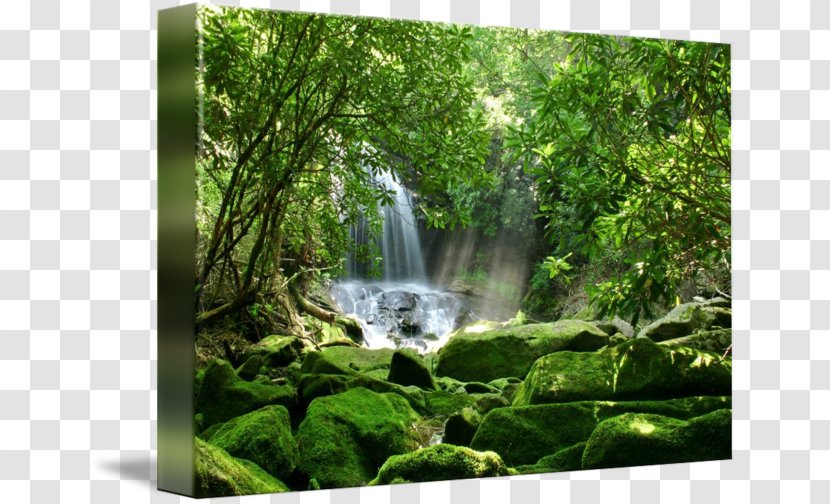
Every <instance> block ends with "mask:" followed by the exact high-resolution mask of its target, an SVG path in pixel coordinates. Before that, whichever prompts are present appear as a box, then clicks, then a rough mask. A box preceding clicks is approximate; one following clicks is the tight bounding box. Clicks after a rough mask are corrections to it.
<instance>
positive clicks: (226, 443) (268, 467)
mask: <svg viewBox="0 0 830 504" xmlns="http://www.w3.org/2000/svg"><path fill="white" fill-rule="evenodd" d="M208 441H209V442H210V443H211V444H212V445H215V446H218V447H219V448H222V449H223V450H225V451H226V452H228V453H230V454H231V455H233V456H234V457H239V458H243V459H247V460H250V461H251V462H253V463H255V464H257V465H259V466H260V467H261V468H263V469H264V470H265V471H267V472H268V473H270V474H271V475H273V476H275V477H277V478H279V479H281V480H287V479H288V478H290V477H291V474H292V473H293V472H294V469H295V468H296V467H297V461H298V459H299V457H300V454H299V453H298V452H297V445H296V443H295V442H294V437H293V436H292V435H291V418H290V416H289V415H288V410H287V409H285V408H284V407H282V406H265V407H264V408H261V409H258V410H256V411H253V412H251V413H248V414H246V415H242V416H240V417H236V418H234V419H231V420H229V421H227V422H225V424H224V425H222V427H221V428H219V429H218V430H217V431H216V432H214V433H213V435H212V436H211V437H210V438H209V439H208Z"/></svg>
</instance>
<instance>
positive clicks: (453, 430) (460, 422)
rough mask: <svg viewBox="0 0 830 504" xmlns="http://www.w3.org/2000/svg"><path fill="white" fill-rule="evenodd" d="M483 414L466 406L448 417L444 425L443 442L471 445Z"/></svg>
mask: <svg viewBox="0 0 830 504" xmlns="http://www.w3.org/2000/svg"><path fill="white" fill-rule="evenodd" d="M479 424H481V414H479V412H478V411H477V410H476V409H474V408H464V409H462V410H461V411H457V412H455V413H453V414H452V415H450V416H449V418H447V423H446V424H445V425H444V439H443V442H445V443H449V444H452V445H456V446H470V442H471V441H472V440H473V436H475V433H476V430H478V426H479Z"/></svg>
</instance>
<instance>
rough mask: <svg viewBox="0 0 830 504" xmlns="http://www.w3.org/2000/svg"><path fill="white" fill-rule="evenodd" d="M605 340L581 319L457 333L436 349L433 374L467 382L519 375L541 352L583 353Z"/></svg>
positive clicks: (523, 373) (600, 344)
mask: <svg viewBox="0 0 830 504" xmlns="http://www.w3.org/2000/svg"><path fill="white" fill-rule="evenodd" d="M607 343H608V335H607V334H605V333H604V332H602V331H600V330H599V329H597V327H596V326H594V325H592V324H590V323H588V322H583V321H581V320H560V321H558V322H553V323H546V324H528V325H523V326H515V327H500V328H497V329H492V330H484V331H483V332H479V333H476V332H469V331H467V332H458V333H456V334H455V335H453V336H452V337H451V338H450V339H449V341H448V342H447V343H446V345H444V347H443V348H441V350H440V351H439V352H438V365H437V368H436V374H437V375H439V376H450V377H452V378H455V379H457V380H461V381H467V382H471V381H481V382H488V381H491V380H494V379H496V378H504V377H511V376H512V377H518V378H523V377H524V376H525V375H526V374H527V372H528V370H529V369H530V366H531V365H532V364H533V362H534V361H535V360H536V359H538V358H539V357H541V356H543V355H547V354H549V353H552V352H559V351H563V350H572V351H582V352H587V351H592V350H596V349H598V348H600V347H602V346H604V345H606V344H607Z"/></svg>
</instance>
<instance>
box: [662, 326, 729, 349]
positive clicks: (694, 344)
mask: <svg viewBox="0 0 830 504" xmlns="http://www.w3.org/2000/svg"><path fill="white" fill-rule="evenodd" d="M660 344H661V345H665V346H669V347H675V346H683V347H689V348H696V349H698V350H707V351H710V352H715V353H718V354H720V355H723V353H724V352H726V349H727V348H729V346H730V345H731V344H732V329H715V330H714V331H704V332H697V333H694V334H690V335H688V336H682V337H680V338H673V339H669V340H664V341H661V342H660Z"/></svg>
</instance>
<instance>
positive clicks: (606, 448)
mask: <svg viewBox="0 0 830 504" xmlns="http://www.w3.org/2000/svg"><path fill="white" fill-rule="evenodd" d="M731 456H732V410H729V409H722V410H718V411H713V412H712V413H708V414H706V415H702V416H699V417H696V418H692V419H690V420H688V421H685V420H679V419H677V418H671V417H665V416H662V415H653V414H644V413H626V414H624V415H620V416H617V417H614V418H610V419H608V420H605V421H603V422H600V424H599V425H597V428H596V429H595V430H594V432H593V433H592V434H591V437H590V438H588V442H587V444H586V446H585V452H584V453H583V455H582V467H583V468H584V469H599V468H603V467H620V466H636V465H652V464H673V463H678V462H694V461H700V460H718V459H726V458H730V457H731Z"/></svg>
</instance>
